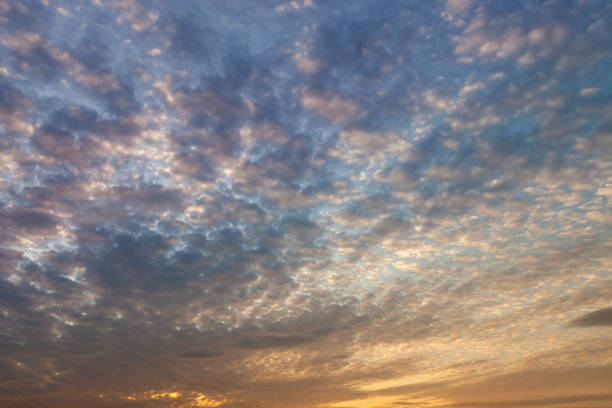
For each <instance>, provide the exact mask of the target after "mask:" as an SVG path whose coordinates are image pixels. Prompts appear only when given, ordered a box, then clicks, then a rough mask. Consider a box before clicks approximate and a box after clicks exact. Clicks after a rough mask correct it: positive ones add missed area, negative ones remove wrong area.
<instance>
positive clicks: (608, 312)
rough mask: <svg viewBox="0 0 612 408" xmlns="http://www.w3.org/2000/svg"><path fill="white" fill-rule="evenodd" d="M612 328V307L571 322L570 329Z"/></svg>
mask: <svg viewBox="0 0 612 408" xmlns="http://www.w3.org/2000/svg"><path fill="white" fill-rule="evenodd" d="M594 326H612V307H607V308H603V309H599V310H595V311H594V312H590V313H587V314H585V315H584V316H581V317H578V318H576V319H574V320H572V321H571V322H570V327H594Z"/></svg>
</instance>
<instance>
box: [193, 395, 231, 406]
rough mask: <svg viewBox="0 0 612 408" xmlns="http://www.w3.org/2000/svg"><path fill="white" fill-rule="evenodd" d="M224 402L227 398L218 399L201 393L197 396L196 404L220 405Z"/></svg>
mask: <svg viewBox="0 0 612 408" xmlns="http://www.w3.org/2000/svg"><path fill="white" fill-rule="evenodd" d="M223 403H225V400H216V399H213V398H210V397H208V396H207V395H205V394H200V395H198V397H197V398H196V404H197V406H198V407H218V406H219V405H221V404H223Z"/></svg>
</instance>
